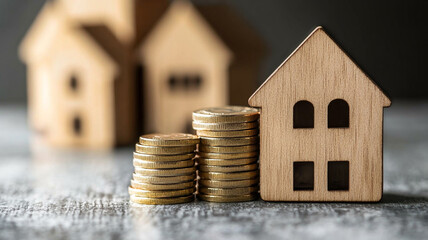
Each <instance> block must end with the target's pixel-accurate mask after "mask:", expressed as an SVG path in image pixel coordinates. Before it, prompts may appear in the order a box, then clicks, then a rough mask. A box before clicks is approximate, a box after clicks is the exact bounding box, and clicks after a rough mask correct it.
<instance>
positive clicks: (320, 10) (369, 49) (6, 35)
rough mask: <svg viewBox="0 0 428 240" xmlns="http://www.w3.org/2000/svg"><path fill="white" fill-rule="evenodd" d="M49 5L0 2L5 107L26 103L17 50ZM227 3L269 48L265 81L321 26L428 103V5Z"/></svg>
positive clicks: (0, 99) (362, 61)
mask: <svg viewBox="0 0 428 240" xmlns="http://www.w3.org/2000/svg"><path fill="white" fill-rule="evenodd" d="M198 2H201V1H198ZM203 2H207V1H203ZM209 2H219V1H209ZM43 3H44V0H18V1H17V0H0V103H25V102H26V80H25V79H26V78H25V75H26V71H25V66H24V64H23V63H22V62H20V60H19V59H18V56H17V48H18V45H19V43H20V41H21V40H22V38H23V36H24V34H25V32H26V31H27V29H28V28H29V26H30V24H31V23H32V21H33V20H34V18H35V17H36V15H37V13H38V12H39V10H40V8H41V7H42V5H43ZM223 3H227V4H229V5H231V6H232V7H233V8H234V9H235V10H236V11H238V12H239V13H240V14H241V15H242V16H243V17H244V18H245V19H246V20H248V22H249V23H250V24H251V25H252V26H253V27H254V28H255V29H256V30H257V31H258V32H259V34H260V35H261V36H262V37H263V38H264V40H265V42H266V44H267V46H268V47H269V53H268V56H267V58H266V59H265V63H264V65H263V69H262V75H261V76H260V80H259V82H260V83H261V82H263V81H264V79H266V78H267V77H268V76H269V75H270V73H271V72H272V71H273V70H275V69H276V67H277V66H278V65H279V64H280V63H281V62H282V61H283V60H284V59H285V58H286V57H287V56H288V55H289V54H290V53H291V52H292V51H293V50H294V49H295V48H296V47H297V46H298V45H299V44H300V43H301V41H302V40H303V39H304V38H305V37H306V36H307V35H308V34H309V33H310V32H311V31H312V30H313V29H314V27H316V26H318V25H321V26H323V27H324V28H325V29H326V30H327V32H328V33H329V34H330V35H331V36H332V37H333V38H334V39H335V40H336V41H337V42H338V43H339V45H340V46H341V47H342V48H343V49H344V50H345V51H346V52H347V53H348V54H349V55H350V56H351V57H352V58H353V59H354V60H355V61H356V62H357V64H358V65H359V66H360V67H361V68H362V69H363V70H364V71H365V72H366V73H367V74H368V75H369V76H370V77H371V78H373V79H374V80H375V81H376V82H377V83H378V84H379V85H380V86H381V87H382V88H383V89H384V90H385V91H386V92H387V93H388V94H389V95H390V96H391V97H392V99H393V100H394V99H426V98H428V91H427V89H428V78H427V74H426V72H425V73H424V74H423V72H422V71H423V70H426V69H427V66H428V57H427V56H428V30H427V24H428V1H425V0H419V1H413V0H390V1H370V0H363V1H361V0H360V1H343V0H334V1H333V0H332V1H291V0H263V1H248V0H229V1H223Z"/></svg>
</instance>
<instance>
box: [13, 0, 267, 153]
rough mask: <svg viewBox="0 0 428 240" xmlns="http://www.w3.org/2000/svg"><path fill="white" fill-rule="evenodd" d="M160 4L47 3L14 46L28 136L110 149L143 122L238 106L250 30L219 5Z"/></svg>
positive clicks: (252, 83)
mask: <svg viewBox="0 0 428 240" xmlns="http://www.w3.org/2000/svg"><path fill="white" fill-rule="evenodd" d="M167 7H168V1H166V0H90V1H88V0H57V1H48V2H46V4H45V6H44V7H43V9H42V10H41V12H40V13H39V16H38V17H37V19H36V20H35V22H34V23H33V25H32V27H31V28H30V30H29V32H28V33H27V35H26V37H25V39H24V40H23V42H22V44H21V46H20V55H21V58H22V59H23V60H24V62H25V63H26V64H27V69H28V74H27V78H28V100H29V101H28V109H29V118H30V125H31V126H32V127H33V128H34V129H36V131H37V132H38V133H39V134H37V135H38V136H40V137H41V138H43V139H44V140H46V142H48V143H49V144H51V145H54V146H64V147H70V146H71V147H73V146H78V147H80V146H81V147H89V148H110V147H112V146H115V145H121V144H127V143H132V142H135V137H136V136H137V135H138V134H141V131H140V129H141V125H142V124H144V129H145V130H146V132H149V131H150V132H153V131H156V132H180V131H186V130H190V129H191V125H190V123H191V112H192V111H193V110H194V109H196V108H201V107H208V106H218V105H225V104H228V103H231V104H243V103H244V102H245V101H246V98H247V96H248V95H249V94H250V93H251V92H253V91H254V89H255V88H256V79H257V76H258V69H259V63H260V60H261V56H262V53H263V50H264V49H263V45H262V42H261V40H260V39H259V38H258V36H257V35H256V34H255V33H254V32H253V31H252V30H251V29H250V28H249V27H248V26H247V25H246V24H245V23H244V22H243V21H242V20H241V19H239V18H238V17H237V16H236V14H235V13H233V12H232V11H231V10H230V9H228V8H227V7H225V6H222V5H212V4H210V5H203V6H200V7H195V6H193V5H192V4H191V3H190V2H185V1H178V2H174V3H173V4H171V7H170V8H169V9H168V10H167V11H166V9H167ZM219 15H221V16H222V18H221V19H219V18H218V16H219ZM161 17H162V20H161V21H160V23H159V24H157V25H156V29H154V31H152V28H153V27H154V26H155V23H156V22H157V21H158V20H159V19H160V18H161ZM147 36H149V38H147ZM145 39H148V40H147V42H146V40H145ZM143 118H144V120H143Z"/></svg>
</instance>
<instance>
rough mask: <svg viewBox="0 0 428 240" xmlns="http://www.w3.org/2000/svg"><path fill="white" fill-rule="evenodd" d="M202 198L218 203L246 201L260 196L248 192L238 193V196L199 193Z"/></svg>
mask: <svg viewBox="0 0 428 240" xmlns="http://www.w3.org/2000/svg"><path fill="white" fill-rule="evenodd" d="M197 196H198V198H199V199H200V200H203V201H207V202H218V203H229V202H246V201H254V200H257V199H258V198H259V195H258V194H247V195H237V196H216V195H206V194H198V195H197Z"/></svg>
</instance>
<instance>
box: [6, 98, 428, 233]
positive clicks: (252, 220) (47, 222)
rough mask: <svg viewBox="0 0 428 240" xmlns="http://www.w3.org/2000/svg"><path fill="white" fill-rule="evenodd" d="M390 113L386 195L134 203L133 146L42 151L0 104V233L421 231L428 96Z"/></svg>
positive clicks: (21, 115)
mask: <svg viewBox="0 0 428 240" xmlns="http://www.w3.org/2000/svg"><path fill="white" fill-rule="evenodd" d="M385 115H386V121H385V194H384V197H383V199H382V201H381V202H380V203H374V204H372V203H366V204H360V203H273V202H265V201H261V200H258V201H254V202H245V203H232V204H228V203H223V204H214V203H207V202H201V201H196V202H193V203H188V204H179V205H168V206H133V205H130V204H129V195H128V193H127V188H128V186H129V184H130V179H131V177H132V171H133V166H132V152H133V149H130V148H129V149H128V148H122V149H118V150H116V151H113V152H109V153H93V152H90V153H89V152H83V151H78V152H72V151H57V150H55V151H54V150H49V151H48V149H45V150H44V151H43V149H38V148H37V147H36V146H35V145H34V144H32V145H29V141H28V140H29V137H30V136H31V135H30V132H29V130H28V127H27V125H26V122H27V120H26V110H25V108H24V107H22V106H17V105H2V106H0V132H1V133H2V134H0V239H32V240H37V239H79V240H86V239H150V240H158V239H159V240H169V239H174V240H181V239H183V240H203V239H219V240H222V239H231V238H233V239H266V238H268V239H271V240H277V239H278V240H279V239H331V240H343V239H349V238H352V239H364V240H366V239H376V240H383V239H385V240H403V239H418V240H419V239H425V238H426V236H427V235H428V229H427V227H426V226H427V225H428V218H427V215H428V178H427V176H428V161H426V159H428V149H427V147H426V146H428V128H427V124H426V123H427V122H428V102H425V103H422V102H407V103H405V104H404V103H401V104H400V102H394V106H393V107H392V108H389V109H387V110H386V111H385ZM409 123H412V124H409ZM31 142H32V143H34V142H33V141H31ZM30 146H32V147H31V148H30Z"/></svg>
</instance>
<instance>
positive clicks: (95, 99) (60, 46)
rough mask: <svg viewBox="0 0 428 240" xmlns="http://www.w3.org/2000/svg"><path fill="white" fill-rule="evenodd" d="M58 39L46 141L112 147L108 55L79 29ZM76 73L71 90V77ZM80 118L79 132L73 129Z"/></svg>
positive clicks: (111, 81)
mask: <svg viewBox="0 0 428 240" xmlns="http://www.w3.org/2000/svg"><path fill="white" fill-rule="evenodd" d="M75 31H76V32H73V31H72V32H70V33H69V34H65V35H63V36H61V37H60V38H58V41H57V45H56V46H55V50H54V51H53V54H52V55H51V59H50V64H51V65H50V69H51V71H52V73H51V74H52V79H54V80H53V81H52V89H53V91H52V99H53V101H52V112H51V114H50V116H49V120H50V122H49V129H48V132H49V135H48V136H47V137H48V142H50V143H51V144H52V145H54V146H60V147H72V146H74V147H84V148H98V149H102V148H106V149H107V148H111V147H113V146H114V143H115V120H114V85H113V84H114V79H115V77H116V72H115V67H114V65H112V64H113V62H111V60H109V57H108V56H107V55H105V53H103V51H102V50H101V49H99V48H97V47H96V46H95V45H94V44H95V43H94V42H93V41H92V40H91V39H90V38H89V37H87V36H84V35H83V33H82V32H80V31H78V30H75ZM72 76H76V78H77V79H78V87H77V89H76V91H73V90H72V88H71V87H70V78H71V77H72ZM75 116H78V117H80V118H81V134H79V135H76V134H75V132H74V130H73V118H74V117H75Z"/></svg>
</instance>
